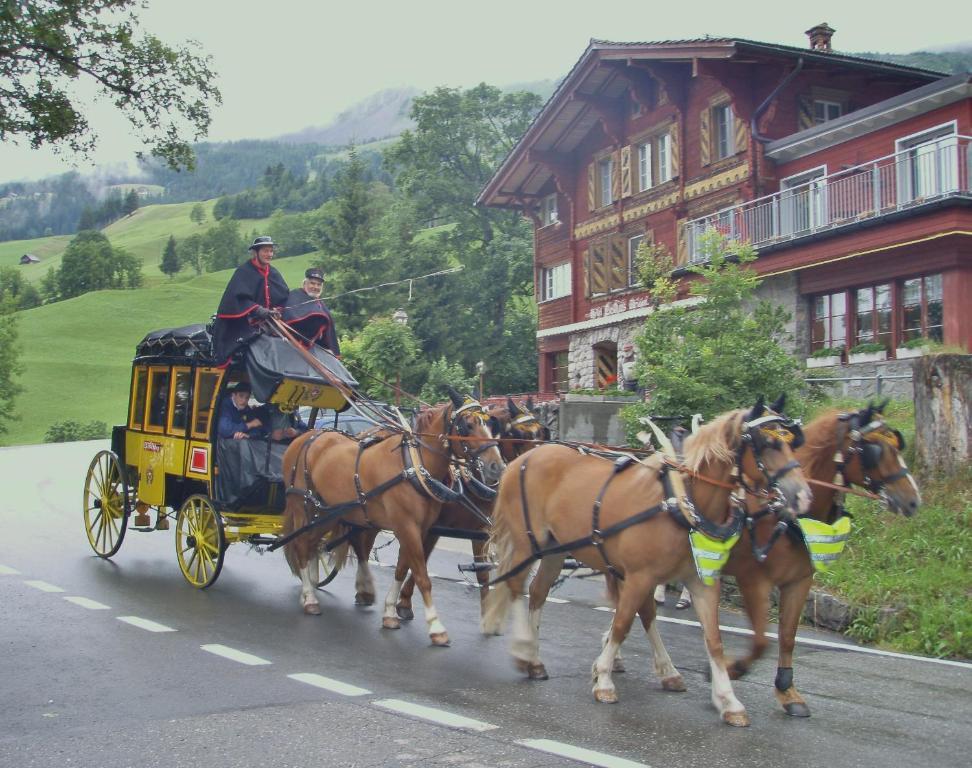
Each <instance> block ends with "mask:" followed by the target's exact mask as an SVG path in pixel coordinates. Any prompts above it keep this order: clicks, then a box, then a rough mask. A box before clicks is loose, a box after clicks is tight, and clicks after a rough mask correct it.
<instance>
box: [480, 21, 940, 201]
mask: <svg viewBox="0 0 972 768" xmlns="http://www.w3.org/2000/svg"><path fill="white" fill-rule="evenodd" d="M801 57H802V58H804V59H805V60H806V61H807V62H812V63H813V64H815V65H819V66H824V67H828V68H829V67H841V68H852V69H866V70H868V71H870V72H873V73H875V74H876V75H883V76H888V77H892V78H894V79H897V80H901V79H910V80H911V81H912V82H914V83H915V85H920V84H923V83H926V82H928V81H932V80H938V79H940V78H941V77H942V74H941V73H936V72H931V71H928V70H922V69H916V68H913V67H904V66H901V65H897V64H889V63H886V62H880V61H874V60H871V59H862V58H859V57H855V56H845V55H842V54H837V53H822V52H818V51H812V50H809V49H802V48H793V47H790V46H781V45H772V44H768V43H760V42H756V41H751V40H739V39H727V38H709V39H700V40H681V41H663V42H654V43H615V42H607V41H599V40H592V41H591V42H590V44H589V45H588V46H587V49H586V50H585V51H584V53H583V54H582V55H581V57H580V58H579V59H578V60H577V62H576V63H575V64H574V66H573V67H572V68H571V70H570V72H569V73H568V74H567V76H566V77H565V78H564V80H563V81H562V82H561V83H560V85H559V86H558V87H557V90H556V91H554V93H553V95H552V96H551V97H550V99H549V100H548V101H547V103H546V104H545V105H544V107H543V109H541V110H540V112H539V113H538V114H537V116H536V117H535V118H534V120H533V122H532V123H531V124H530V127H529V128H527V130H526V132H525V133H524V134H523V136H522V137H521V138H520V140H519V141H518V142H517V143H516V145H515V146H514V147H513V149H512V150H511V151H510V153H509V154H508V155H507V156H506V158H505V159H504V161H503V162H502V163H501V164H500V167H499V168H498V169H497V171H496V173H494V174H493V176H492V178H491V179H490V180H489V182H487V184H486V186H485V187H484V188H483V190H482V192H481V193H480V194H479V197H478V198H477V200H476V204H477V205H486V206H494V207H500V208H524V207H527V206H530V205H531V204H532V201H534V200H536V199H537V198H538V197H539V196H540V195H541V194H542V192H543V190H544V189H545V188H548V183H549V182H550V180H551V178H552V177H556V176H557V175H558V174H560V175H562V176H565V177H571V178H572V177H573V175H574V173H573V172H574V170H575V169H574V167H573V166H574V163H575V162H576V160H575V155H576V153H575V152H574V150H575V149H576V148H577V146H578V145H579V144H580V143H581V142H582V141H584V139H585V138H586V137H587V136H588V134H590V132H591V131H592V130H593V129H594V128H595V126H596V125H598V123H600V124H601V125H602V126H604V125H606V123H607V122H608V121H606V120H605V105H606V104H608V103H610V102H611V101H612V100H614V101H617V102H618V105H619V106H618V109H619V110H620V108H621V104H622V102H621V99H620V97H621V96H623V95H624V94H625V92H626V91H627V90H628V89H629V88H630V83H631V80H630V73H628V74H627V75H626V69H630V68H637V65H638V63H639V62H641V63H643V64H645V65H649V66H650V65H651V64H653V63H654V64H659V63H664V64H666V65H674V66H676V67H679V66H684V67H686V68H688V72H689V73H690V74H691V73H692V72H694V71H695V70H696V68H697V66H698V62H699V61H701V60H733V59H736V60H740V61H747V62H749V63H758V62H762V61H771V60H773V59H776V60H780V59H784V60H785V59H797V58H801ZM624 65H627V67H625V66H624ZM565 180H566V179H565Z"/></svg>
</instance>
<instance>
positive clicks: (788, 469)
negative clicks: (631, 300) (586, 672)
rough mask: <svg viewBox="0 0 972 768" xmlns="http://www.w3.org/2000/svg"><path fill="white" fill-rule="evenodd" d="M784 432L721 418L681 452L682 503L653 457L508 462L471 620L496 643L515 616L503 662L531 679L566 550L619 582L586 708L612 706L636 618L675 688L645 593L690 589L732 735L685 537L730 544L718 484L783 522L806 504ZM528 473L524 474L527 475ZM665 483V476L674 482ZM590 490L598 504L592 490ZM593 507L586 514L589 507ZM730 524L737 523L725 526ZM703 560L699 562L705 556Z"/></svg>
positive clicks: (709, 614)
mask: <svg viewBox="0 0 972 768" xmlns="http://www.w3.org/2000/svg"><path fill="white" fill-rule="evenodd" d="M787 436H789V437H790V438H792V433H790V432H789V431H788V430H787V425H786V422H785V420H784V417H782V416H780V415H778V414H776V413H773V412H772V411H767V410H766V409H765V406H764V405H763V400H762V398H760V400H759V401H757V403H756V404H755V405H754V406H753V407H752V408H751V409H740V410H736V411H731V412H729V413H726V414H723V415H722V416H720V417H718V418H717V419H716V420H714V421H713V422H712V423H711V424H708V425H706V426H704V427H702V428H701V429H700V430H699V432H698V433H697V434H696V435H694V436H692V437H691V438H690V439H689V440H688V441H687V443H686V464H687V467H688V472H690V473H691V477H692V478H693V479H692V481H691V482H690V486H691V496H692V498H691V500H689V499H688V498H686V496H685V494H684V492H680V491H679V490H678V489H679V488H681V486H682V482H683V479H682V475H681V473H680V472H675V470H670V469H669V465H668V464H667V463H666V461H665V459H664V458H663V457H662V456H661V455H660V454H654V455H652V456H649V457H648V458H646V459H644V460H643V461H640V462H639V461H635V460H634V459H633V457H630V456H628V457H624V456H622V457H621V458H619V459H617V460H615V461H608V460H605V459H604V458H602V457H599V456H597V455H592V454H590V453H585V452H579V451H577V450H575V449H573V448H570V447H568V446H565V445H558V444H547V445H542V446H540V447H538V448H536V449H534V450H533V451H531V452H530V453H528V454H525V455H524V456H521V457H520V458H518V459H515V460H514V461H513V462H511V463H510V464H509V465H508V466H507V469H506V471H505V473H504V474H503V478H502V480H501V481H500V488H499V496H498V498H497V503H496V507H495V509H494V514H493V518H494V520H493V529H492V537H491V540H492V542H494V544H495V547H496V550H497V553H498V554H499V560H500V565H499V570H500V572H501V573H503V575H502V576H500V577H499V578H498V579H496V581H495V582H494V583H498V582H505V586H506V588H505V589H503V588H497V589H493V590H492V591H491V592H490V595H489V598H488V601H487V606H486V613H485V615H484V617H483V619H482V621H481V629H482V631H483V632H484V633H485V634H498V633H499V631H500V630H501V628H502V626H503V624H504V623H505V619H506V615H507V613H508V612H509V609H510V606H511V605H512V606H513V613H514V617H513V641H512V649H511V650H512V655H513V657H514V660H515V663H516V666H517V668H519V669H520V670H521V671H523V672H525V673H526V674H527V676H528V677H530V678H531V679H539V680H543V679H546V678H547V672H546V668H545V667H544V665H543V663H542V662H541V661H540V657H539V629H540V616H541V610H542V607H543V604H544V601H545V600H546V596H547V594H548V592H549V590H550V587H551V585H552V584H553V582H554V581H555V580H556V578H557V577H558V575H559V574H560V570H561V567H562V565H563V561H564V557H565V555H566V553H567V552H568V551H569V552H570V553H571V554H572V555H573V556H574V557H575V558H576V559H577V560H579V561H580V562H582V563H584V564H585V565H587V566H588V567H591V568H593V569H596V570H599V571H602V572H607V573H609V574H612V575H613V576H614V577H615V578H616V579H617V580H618V581H617V582H616V583H617V587H618V589H617V603H616V604H617V609H616V611H615V615H614V620H613V623H612V625H611V630H610V634H609V635H608V636H607V637H605V642H604V647H603V649H602V651H601V653H600V655H599V656H598V657H597V659H596V661H595V662H594V665H593V670H592V672H593V677H594V687H593V694H594V698H595V700H596V701H599V702H609V703H610V702H616V701H617V700H618V696H617V691H616V689H615V686H614V683H613V681H612V680H611V671H612V666H613V661H614V657H615V654H616V653H617V651H618V649H619V647H620V645H621V643H622V642H623V641H624V639H625V637H626V636H627V634H628V631H629V630H630V628H631V624H632V621H633V620H634V616H635V613H638V614H639V615H640V617H641V621H642V624H643V626H644V628H645V630H646V632H647V633H648V636H649V640H650V641H651V643H652V647H653V648H654V649H655V670H656V673H657V674H658V676H659V677H660V678H661V680H662V687H663V688H664V689H665V690H673V691H681V690H685V685H684V682H683V680H682V677H681V675H680V674H679V673H678V671H677V670H676V669H675V667H674V666H673V664H672V662H671V659H670V658H669V656H668V654H667V652H666V651H665V649H664V645H662V643H661V639H660V636H659V635H658V632H657V629H656V628H655V627H654V626H653V623H654V617H655V602H654V599H653V596H652V593H653V591H654V587H655V585H657V584H659V583H664V582H665V581H667V580H675V579H677V580H680V581H684V582H686V583H687V584H688V585H689V588H690V589H691V591H692V596H693V598H694V600H695V604H696V611H697V613H698V615H699V619H700V621H701V622H702V627H703V632H704V636H705V644H706V651H707V653H708V657H709V665H710V668H711V671H712V703H713V704H714V705H715V707H716V709H717V710H718V711H719V714H720V717H721V718H722V719H723V720H724V721H725V722H726V723H728V724H730V725H737V726H744V725H748V724H749V717H748V715H747V714H746V710H745V708H744V707H743V705H742V704H741V703H740V702H739V700H738V699H737V698H736V697H735V695H734V693H733V690H732V684H731V683H730V680H729V675H728V673H727V671H726V665H725V660H724V658H723V651H722V640H721V637H720V635H719V624H718V587H717V586H716V583H717V582H715V581H714V580H713V579H712V578H711V572H707V573H705V574H704V575H706V578H707V581H708V582H709V583H706V584H703V582H702V581H701V580H700V578H699V575H698V573H697V571H696V563H695V560H694V559H693V552H692V548H691V546H690V543H689V535H688V534H689V530H691V529H694V530H695V531H699V530H701V531H702V532H706V533H707V534H708V536H710V537H711V538H709V539H707V541H708V542H711V544H710V545H709V548H715V547H717V546H718V545H719V543H720V541H725V540H727V539H729V540H732V539H731V537H732V535H733V534H734V533H735V532H736V531H737V530H738V524H733V523H730V524H728V525H725V526H722V525H720V521H722V520H723V519H724V518H725V517H726V514H727V510H728V509H729V507H730V504H729V502H730V492H734V491H736V486H735V484H733V483H730V482H728V481H729V480H730V478H733V477H734V476H737V475H738V480H739V482H746V481H748V482H749V483H750V485H751V487H766V488H768V489H769V491H768V492H770V493H772V494H774V496H775V497H776V499H777V503H778V506H779V508H780V510H781V514H788V515H794V514H798V513H799V512H801V511H804V510H805V509H806V508H807V507H808V506H809V503H810V490H809V488H808V486H807V484H806V481H805V480H804V478H803V475H802V473H801V471H800V469H799V465H798V464H797V462H796V461H795V460H794V458H793V454H792V453H791V451H790V448H789V446H788V444H787V442H786V439H787ZM528 466H529V468H530V470H532V472H530V473H528V472H527V467H528ZM673 476H674V477H673ZM596 488H600V491H599V492H598V493H597V496H596V498H592V494H591V489H596ZM592 504H593V509H592ZM732 520H733V522H737V521H738V520H739V516H738V514H735V515H733V516H732ZM703 554H706V553H703ZM534 560H539V561H540V566H539V569H538V571H537V574H536V576H535V577H534V579H533V582H532V584H531V585H530V593H529V611H528V609H527V606H525V605H524V604H523V602H522V601H520V600H519V599H518V598H519V596H520V595H522V594H523V586H524V582H525V580H526V578H527V576H526V566H528V565H529V564H530V563H532V562H533V561H534Z"/></svg>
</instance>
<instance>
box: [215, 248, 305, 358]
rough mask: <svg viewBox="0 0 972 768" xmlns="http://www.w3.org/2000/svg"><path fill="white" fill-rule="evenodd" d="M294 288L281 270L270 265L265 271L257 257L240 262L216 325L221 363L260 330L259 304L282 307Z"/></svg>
mask: <svg viewBox="0 0 972 768" xmlns="http://www.w3.org/2000/svg"><path fill="white" fill-rule="evenodd" d="M289 293H290V289H289V288H288V287H287V283H286V282H284V279H283V277H281V275H280V273H279V272H278V271H277V270H276V269H274V268H273V266H269V267H268V268H267V270H266V272H264V271H263V270H262V269H261V268H260V267H259V266H257V264H256V263H255V262H254V260H253V259H250V260H248V261H246V262H244V263H243V264H240V266H238V267H237V268H236V271H235V272H234V273H233V276H232V277H231V278H230V279H229V282H228V283H227V284H226V290H225V291H223V298H222V299H220V302H219V308H218V309H217V310H216V322H215V323H214V324H213V357H215V358H216V360H218V361H220V362H221V363H223V362H226V361H227V360H229V358H230V357H232V355H233V353H234V352H236V350H237V349H239V348H240V347H241V346H243V345H244V344H246V343H247V342H248V341H249V340H250V339H251V338H253V336H255V335H256V334H257V333H258V331H257V330H256V329H255V328H254V327H253V325H252V324H251V322H250V321H251V316H252V313H253V310H255V309H256V308H257V307H266V308H267V309H270V308H271V307H281V306H283V305H284V304H285V303H286V301H287V296H288V294H289Z"/></svg>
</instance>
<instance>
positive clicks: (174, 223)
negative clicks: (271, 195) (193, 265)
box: [0, 200, 267, 286]
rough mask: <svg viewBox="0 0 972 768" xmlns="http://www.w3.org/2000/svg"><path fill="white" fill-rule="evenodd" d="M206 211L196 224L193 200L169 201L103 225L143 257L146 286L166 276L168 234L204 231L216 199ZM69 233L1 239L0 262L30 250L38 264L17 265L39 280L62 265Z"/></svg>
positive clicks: (252, 226)
mask: <svg viewBox="0 0 972 768" xmlns="http://www.w3.org/2000/svg"><path fill="white" fill-rule="evenodd" d="M199 204H200V205H202V206H203V209H204V210H205V211H206V219H205V221H203V223H202V224H196V223H195V222H193V221H192V219H190V218H189V214H190V212H191V211H192V209H193V207H194V206H196V205H197V203H195V202H188V203H172V204H169V205H148V206H146V207H144V208H139V209H138V210H137V211H135V213H133V214H132V215H131V216H125V217H124V218H122V219H119V220H118V221H116V222H114V223H112V224H109V225H108V226H107V227H105V228H104V229H102V230H101V231H102V232H104V234H105V236H106V237H107V238H108V239H109V240H110V241H111V244H112V245H113V246H115V247H116V248H123V249H125V250H126V251H128V252H129V253H132V254H134V255H135V256H137V257H138V258H140V259H141V260H142V271H143V274H144V276H145V284H146V285H147V286H151V285H155V284H158V283H161V282H163V281H165V282H168V281H169V279H168V278H167V277H166V276H165V275H164V274H162V272H161V270H159V263H160V262H161V260H162V252H163V251H164V250H165V245H166V243H167V242H168V241H169V235H174V236H175V238H176V240H181V239H182V238H184V237H189V236H190V235H194V234H199V233H202V232H205V231H206V230H207V229H209V228H210V227H211V226H213V224H214V223H215V222H214V220H213V206H214V205H215V204H216V201H215V200H206V201H204V202H202V203H199ZM266 222H267V219H242V220H240V222H239V225H240V233H241V234H242V235H243V237H244V238H246V237H247V236H249V234H250V232H251V231H253V230H256V229H260V228H261V227H262V226H263V225H264V224H265V223H266ZM72 237H73V236H72V235H55V236H53V237H39V238H36V239H34V240H9V241H7V242H3V243H0V266H4V267H5V266H13V265H16V264H19V262H20V257H21V256H23V255H24V254H25V253H32V254H34V255H35V256H37V257H39V258H40V260H41V262H40V264H31V265H27V266H23V267H20V269H21V270H23V272H22V274H23V275H24V277H26V278H27V280H29V281H30V282H37V281H39V280H40V279H41V278H42V277H43V276H44V275H45V274H46V273H47V271H48V269H50V268H51V267H59V266H60V265H61V256H62V255H63V253H64V250H65V249H66V248H67V246H68V243H70V242H71V238H72ZM188 278H189V275H188V274H186V273H181V274H179V275H177V276H176V277H175V280H176V281H185V280H187V279H188Z"/></svg>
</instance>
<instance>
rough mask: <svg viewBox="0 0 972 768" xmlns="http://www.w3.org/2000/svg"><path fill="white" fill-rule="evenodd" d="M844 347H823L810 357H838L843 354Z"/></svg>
mask: <svg viewBox="0 0 972 768" xmlns="http://www.w3.org/2000/svg"><path fill="white" fill-rule="evenodd" d="M843 352H844V348H843V347H822V348H820V349H818V350H816V351H815V352H812V353H811V354H810V357H838V356H840V355H841V354H843Z"/></svg>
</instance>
